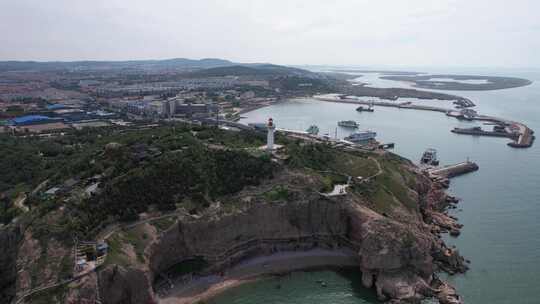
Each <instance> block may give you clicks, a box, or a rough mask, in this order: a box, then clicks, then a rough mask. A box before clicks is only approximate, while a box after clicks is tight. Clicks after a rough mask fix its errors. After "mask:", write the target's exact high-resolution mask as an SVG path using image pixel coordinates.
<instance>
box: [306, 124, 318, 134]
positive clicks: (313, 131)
mask: <svg viewBox="0 0 540 304" xmlns="http://www.w3.org/2000/svg"><path fill="white" fill-rule="evenodd" d="M306 132H307V133H308V134H310V135H317V134H319V127H317V126H316V125H311V126H309V128H307V130H306Z"/></svg>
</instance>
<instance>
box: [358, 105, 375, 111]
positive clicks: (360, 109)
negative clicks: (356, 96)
mask: <svg viewBox="0 0 540 304" xmlns="http://www.w3.org/2000/svg"><path fill="white" fill-rule="evenodd" d="M374 111H375V110H374V109H373V107H372V106H369V107H367V108H366V107H363V106H359V107H358V108H356V112H374Z"/></svg>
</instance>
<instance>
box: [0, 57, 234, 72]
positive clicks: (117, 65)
mask: <svg viewBox="0 0 540 304" xmlns="http://www.w3.org/2000/svg"><path fill="white" fill-rule="evenodd" d="M236 64H237V63H233V62H231V61H228V60H224V59H216V58H205V59H200V60H194V59H186V58H173V59H164V60H127V61H47V62H40V61H0V71H28V70H38V71H54V70H66V69H68V70H76V69H80V70H107V69H164V68H167V69H207V68H213V67H223V66H231V65H236Z"/></svg>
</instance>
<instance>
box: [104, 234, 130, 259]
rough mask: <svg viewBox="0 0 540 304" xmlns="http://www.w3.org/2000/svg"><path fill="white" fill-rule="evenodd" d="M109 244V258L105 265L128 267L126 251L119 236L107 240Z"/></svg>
mask: <svg viewBox="0 0 540 304" xmlns="http://www.w3.org/2000/svg"><path fill="white" fill-rule="evenodd" d="M107 244H108V245H109V250H108V252H107V258H106V260H105V264H107V265H112V264H115V265H124V266H125V265H128V264H129V263H128V261H127V260H126V257H125V253H124V250H122V244H123V242H122V239H121V237H120V236H119V235H118V234H115V235H114V236H112V237H110V238H109V239H107Z"/></svg>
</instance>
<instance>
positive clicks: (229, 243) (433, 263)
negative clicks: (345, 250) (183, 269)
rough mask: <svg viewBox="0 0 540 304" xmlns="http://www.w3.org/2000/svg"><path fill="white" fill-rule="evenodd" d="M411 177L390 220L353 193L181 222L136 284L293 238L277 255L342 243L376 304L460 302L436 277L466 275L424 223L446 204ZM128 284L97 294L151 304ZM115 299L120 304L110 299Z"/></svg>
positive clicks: (152, 249)
mask: <svg viewBox="0 0 540 304" xmlns="http://www.w3.org/2000/svg"><path fill="white" fill-rule="evenodd" d="M414 174H416V175H415V177H416V181H417V183H416V185H415V187H414V188H411V189H409V191H410V197H412V198H414V200H415V201H416V203H417V208H413V209H411V208H405V207H403V205H402V204H400V202H398V204H397V205H396V206H395V211H394V212H393V213H392V214H391V215H387V214H384V215H383V214H380V213H377V212H376V211H374V210H372V209H370V208H369V207H367V206H368V205H369V203H368V202H366V201H365V197H362V196H359V195H357V194H355V193H350V194H348V195H347V196H345V197H340V198H337V199H332V200H331V199H327V198H323V197H321V196H320V195H319V194H317V193H316V192H313V191H311V192H309V193H306V192H303V193H301V194H297V195H296V199H295V200H294V201H291V202H281V203H270V202H264V203H261V202H258V203H255V204H252V205H251V206H250V207H249V208H246V209H245V210H243V211H240V212H235V213H233V214H228V215H220V216H218V215H216V214H211V215H207V216H204V217H202V218H198V219H195V218H184V219H182V220H179V221H178V222H177V224H175V225H173V226H172V227H171V228H169V229H168V230H166V231H164V232H163V233H162V234H161V235H160V236H159V237H158V238H157V240H156V241H155V242H153V243H152V244H151V245H150V246H149V247H148V248H147V249H146V251H145V255H146V256H147V257H148V268H147V270H148V272H147V273H145V274H144V275H143V274H141V277H142V276H144V277H146V278H147V279H148V280H153V279H154V278H155V277H156V276H157V274H159V273H160V272H163V271H165V270H167V269H168V268H169V267H171V266H172V265H174V264H176V263H178V262H180V261H182V260H185V259H187V258H189V257H193V256H204V257H213V256H215V257H217V260H216V261H214V262H211V264H212V263H213V266H214V268H213V269H214V270H216V271H217V270H219V269H220V267H227V265H230V263H234V262H237V261H240V260H242V259H245V258H246V257H249V256H255V255H261V254H269V253H271V252H272V249H273V247H275V245H268V244H262V243H260V242H259V243H257V242H254V243H253V244H251V245H249V241H250V240H260V239H293V238H296V239H298V240H299V242H297V243H292V244H296V245H290V247H287V246H286V245H280V246H285V247H281V248H279V249H280V250H287V249H289V250H298V249H300V250H302V249H308V248H313V247H326V248H332V247H337V246H342V245H343V244H342V243H341V242H339V239H340V238H346V239H348V240H350V241H351V243H352V245H351V246H352V247H354V248H355V249H356V250H357V252H358V265H359V269H360V271H361V272H362V279H363V280H362V281H363V284H364V286H366V287H368V288H374V289H376V291H377V294H378V296H379V298H380V299H381V300H392V301H394V302H400V301H403V302H414V301H417V300H419V299H422V298H424V297H432V296H433V297H437V298H439V300H440V301H441V303H460V299H459V297H458V296H457V295H456V294H455V291H454V289H453V288H452V287H451V286H449V285H447V284H445V283H444V282H441V281H440V280H439V279H438V278H437V276H436V275H435V274H436V272H437V271H439V270H453V271H455V272H460V271H465V270H466V266H465V265H464V260H463V258H462V257H461V256H460V255H459V253H458V252H457V251H455V250H453V249H451V248H447V247H446V245H445V244H444V242H443V241H442V240H441V238H440V236H439V234H438V231H440V229H439V230H437V229H435V227H437V223H434V222H433V221H431V220H429V219H431V218H432V217H433V214H444V213H443V209H444V208H445V207H443V206H442V205H445V204H448V202H449V201H451V200H449V199H448V197H447V196H446V194H445V193H444V191H442V190H441V187H440V186H439V185H436V184H434V183H432V182H431V181H430V180H429V179H428V178H426V177H425V176H422V175H418V173H416V172H415V173H414ZM394 199H396V198H394ZM424 219H428V220H424ZM315 235H319V236H320V235H323V236H324V235H327V236H331V237H329V238H327V239H324V240H323V241H322V242H321V241H320V240H316V239H312V238H309V236H315ZM301 239H302V240H303V241H300V240H301ZM246 244H247V245H246ZM243 245H245V246H244V247H242V246H243ZM295 246H296V247H295ZM298 246H300V248H298ZM231 248H233V249H234V248H240V249H237V250H231ZM226 252H228V253H229V254H230V255H229V256H227V263H229V264H226V263H220V261H219V256H223V255H224V254H225V253H226ZM106 272H107V273H109V274H108V275H107V278H109V279H111V278H113V276H112V275H110V272H111V270H109V269H107V270H106ZM127 275H128V274H127V273H126V272H118V271H117V272H116V276H121V277H122V278H121V279H119V281H121V282H127V281H129V280H127V279H126V278H127V277H126V276H127ZM129 275H135V273H131V274H129ZM100 281H101V276H100ZM150 282H151V281H150ZM132 283H134V284H135V285H133V284H123V285H122V289H126V288H127V289H128V291H124V295H123V296H122V297H119V296H118V295H116V294H118V293H119V291H114V290H113V289H111V290H110V292H112V293H113V294H112V295H111V296H110V297H109V291H107V290H103V288H102V291H103V293H104V294H106V296H104V298H107V299H108V300H107V303H111V304H112V303H136V302H130V301H128V302H126V300H127V299H129V297H128V296H127V295H126V294H125V293H126V292H127V294H134V293H135V294H136V293H140V292H142V291H149V294H148V295H147V296H143V298H148V299H150V298H151V299H154V300H155V299H156V297H155V295H154V294H153V292H152V290H151V289H149V288H148V286H149V284H150V283H143V282H142V281H140V282H136V281H132ZM119 298H122V299H123V300H122V301H116V300H115V299H119ZM109 300H110V301H109ZM113 300H114V301H113ZM115 301H116V302H115Z"/></svg>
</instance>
